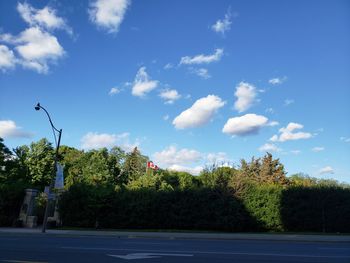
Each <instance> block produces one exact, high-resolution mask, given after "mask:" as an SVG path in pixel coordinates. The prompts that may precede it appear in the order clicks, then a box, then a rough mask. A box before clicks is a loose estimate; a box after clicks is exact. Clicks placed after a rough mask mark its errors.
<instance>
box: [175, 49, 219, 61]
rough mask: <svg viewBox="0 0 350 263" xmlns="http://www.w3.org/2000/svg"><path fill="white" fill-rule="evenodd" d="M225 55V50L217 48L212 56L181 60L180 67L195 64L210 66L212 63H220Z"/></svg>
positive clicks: (187, 57) (201, 55)
mask: <svg viewBox="0 0 350 263" xmlns="http://www.w3.org/2000/svg"><path fill="white" fill-rule="evenodd" d="M223 54H224V50H223V49H221V48H217V49H216V50H215V52H214V54H212V55H203V54H200V55H197V56H194V57H189V56H185V57H182V58H181V60H180V65H193V64H210V63H212V62H216V61H219V60H220V59H221V57H222V55H223Z"/></svg>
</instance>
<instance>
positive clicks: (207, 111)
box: [173, 95, 226, 129]
mask: <svg viewBox="0 0 350 263" xmlns="http://www.w3.org/2000/svg"><path fill="white" fill-rule="evenodd" d="M225 103H226V102H225V101H222V100H221V98H220V97H218V96H215V95H208V96H207V97H204V98H201V99H198V100H197V101H196V102H195V103H194V104H193V105H192V106H191V107H190V108H188V109H187V110H185V111H183V112H181V114H180V115H178V116H177V117H176V118H175V119H174V120H173V125H174V126H175V128H176V129H186V128H194V127H199V126H202V125H205V124H207V123H208V122H209V121H210V120H211V119H212V118H213V116H214V114H215V113H216V112H217V111H218V110H219V109H220V108H221V107H223V106H224V105H225Z"/></svg>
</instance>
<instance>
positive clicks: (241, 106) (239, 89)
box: [235, 82, 257, 112]
mask: <svg viewBox="0 0 350 263" xmlns="http://www.w3.org/2000/svg"><path fill="white" fill-rule="evenodd" d="M256 95H257V94H256V88H255V87H254V86H253V85H252V84H249V83H247V82H240V83H239V84H238V85H237V86H236V92H235V96H236V97H237V100H236V102H235V109H236V110H238V112H243V111H246V110H248V109H249V108H250V107H251V106H252V105H253V103H254V101H255V98H256Z"/></svg>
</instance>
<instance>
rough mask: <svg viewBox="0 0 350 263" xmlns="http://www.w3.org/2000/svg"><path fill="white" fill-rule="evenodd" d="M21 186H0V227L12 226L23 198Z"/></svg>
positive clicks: (22, 186) (23, 187)
mask: <svg viewBox="0 0 350 263" xmlns="http://www.w3.org/2000/svg"><path fill="white" fill-rule="evenodd" d="M24 189H25V186H24V185H22V184H0V226H13V225H14V224H15V222H16V220H17V218H18V215H19V211H20V208H21V205H22V201H23V197H24Z"/></svg>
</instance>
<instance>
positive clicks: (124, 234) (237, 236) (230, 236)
mask: <svg viewBox="0 0 350 263" xmlns="http://www.w3.org/2000/svg"><path fill="white" fill-rule="evenodd" d="M6 233H7V234H16V235H32V234H35V235H55V236H96V237H118V238H161V239H210V240H268V241H294V242H348V243H350V235H299V234H264V233H261V234H251V233H181V232H138V231H103V230H56V229H48V230H47V231H46V233H44V234H43V233H41V229H38V228H36V229H30V228H0V235H1V234H6Z"/></svg>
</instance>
